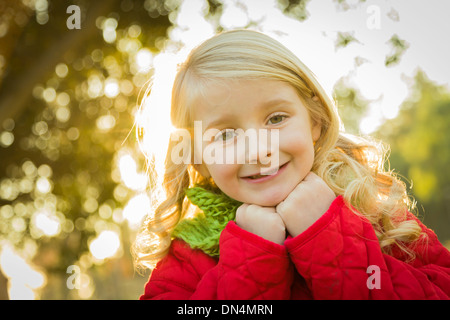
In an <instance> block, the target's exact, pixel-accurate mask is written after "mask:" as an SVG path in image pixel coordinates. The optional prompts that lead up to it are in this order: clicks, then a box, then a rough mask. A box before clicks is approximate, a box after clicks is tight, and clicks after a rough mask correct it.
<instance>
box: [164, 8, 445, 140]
mask: <svg viewBox="0 0 450 320" xmlns="http://www.w3.org/2000/svg"><path fill="white" fill-rule="evenodd" d="M347 3H348V4H349V5H350V8H349V9H348V10H343V9H338V4H337V2H336V1H332V0H320V1H318V0H311V1H310V2H308V5H307V11H308V12H309V17H308V18H307V19H306V20H304V21H302V22H301V21H298V20H296V19H294V18H289V17H287V16H285V15H283V14H282V12H281V11H280V10H279V5H278V2H277V1H276V0H242V1H238V0H225V1H224V11H223V15H222V17H221V20H220V23H221V25H222V26H224V27H225V29H233V28H240V27H244V26H245V25H247V24H248V22H249V21H250V19H251V20H252V21H259V25H258V30H260V31H262V32H265V33H267V34H269V35H272V36H274V37H276V39H277V40H279V41H280V42H282V43H283V44H285V45H286V46H287V47H288V48H289V49H291V50H292V51H293V52H294V53H296V54H297V55H298V56H299V57H300V59H301V60H302V61H303V62H304V63H305V64H306V65H307V66H308V67H309V68H310V69H311V70H312V71H313V72H314V73H315V74H316V76H317V77H318V79H319V81H320V82H321V83H322V85H323V86H324V87H325V89H326V90H327V91H328V92H329V93H331V92H332V90H333V87H334V85H335V84H336V82H337V81H338V80H339V79H340V78H342V77H346V79H347V80H348V84H349V85H351V86H353V87H355V88H357V89H359V90H360V92H361V94H362V95H363V97H365V98H366V99H368V100H370V106H371V111H370V113H369V114H368V115H367V117H366V118H365V119H364V120H363V121H362V123H361V130H362V132H363V133H367V134H370V132H372V131H373V130H375V129H376V127H377V126H378V125H379V124H381V122H382V121H383V119H391V118H394V117H395V116H396V115H397V112H398V107H399V106H400V105H401V103H402V102H403V101H404V100H405V98H406V97H407V96H408V94H409V85H408V81H406V80H407V79H408V78H411V77H413V76H414V75H415V73H416V72H417V70H418V68H420V69H422V70H424V71H425V72H426V74H427V75H428V77H429V78H430V79H431V80H434V81H436V82H437V83H438V84H445V85H448V86H450V60H449V59H448V57H450V43H449V41H448V40H446V38H445V37H446V35H448V34H450V19H448V17H447V15H448V12H450V1H442V0H429V1H426V3H425V2H424V1H420V0H408V1H405V0H389V1H387V0H384V1H383V0H368V1H365V2H362V3H359V1H358V0H348V1H347ZM202 10H205V1H202V0H193V1H184V2H183V4H182V6H181V9H180V12H179V14H178V16H177V19H176V27H175V28H174V29H173V30H172V32H171V38H172V39H173V40H178V41H181V42H183V43H184V44H185V46H186V51H188V49H191V48H192V47H193V46H195V45H197V44H198V43H200V42H201V41H203V40H205V39H207V38H208V37H210V36H212V35H213V28H212V26H211V24H210V23H208V22H206V21H205V20H204V19H203V13H202ZM338 32H347V33H349V34H352V35H353V37H354V38H356V39H357V40H358V41H356V42H352V43H350V44H349V45H348V46H347V47H345V48H339V49H336V47H335V41H336V37H337V33H338ZM394 34H396V35H398V37H399V38H400V39H402V40H405V41H406V42H407V44H408V46H409V47H408V49H407V50H406V52H405V53H404V54H403V55H402V57H401V60H400V63H399V64H397V65H394V66H391V67H389V68H386V67H385V59H386V56H387V55H390V54H392V52H393V48H392V46H390V45H389V43H388V40H389V39H390V38H391V37H392V36H393V35H394ZM355 58H358V61H360V62H362V63H360V64H359V65H356V63H355Z"/></svg>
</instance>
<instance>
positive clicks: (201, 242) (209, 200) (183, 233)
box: [172, 185, 242, 257]
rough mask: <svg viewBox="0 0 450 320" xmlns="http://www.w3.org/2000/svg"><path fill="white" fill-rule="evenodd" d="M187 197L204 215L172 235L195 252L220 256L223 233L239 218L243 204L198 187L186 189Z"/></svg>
mask: <svg viewBox="0 0 450 320" xmlns="http://www.w3.org/2000/svg"><path fill="white" fill-rule="evenodd" d="M185 194H186V196H187V198H188V199H189V200H190V201H191V202H192V204H194V205H196V206H197V207H198V208H200V209H201V210H202V212H200V213H198V214H197V215H196V216H195V217H194V218H192V219H184V220H182V221H181V222H180V223H178V225H177V226H176V227H175V229H174V231H173V233H172V235H173V236H174V237H176V238H180V239H182V240H183V241H185V242H186V243H188V244H189V246H190V247H191V248H193V249H200V250H202V251H203V252H205V253H206V254H208V255H210V256H212V257H218V256H219V238H220V234H221V232H222V230H223V229H224V228H225V226H226V225H227V223H228V222H229V221H232V220H234V219H235V217H236V209H237V208H238V207H239V206H240V205H241V204H242V203H240V202H238V201H236V200H234V199H232V198H230V197H228V196H227V195H225V194H224V193H223V192H221V191H217V192H215V191H212V190H207V189H205V188H203V187H200V186H197V185H196V186H194V187H193V188H189V189H186V191H185Z"/></svg>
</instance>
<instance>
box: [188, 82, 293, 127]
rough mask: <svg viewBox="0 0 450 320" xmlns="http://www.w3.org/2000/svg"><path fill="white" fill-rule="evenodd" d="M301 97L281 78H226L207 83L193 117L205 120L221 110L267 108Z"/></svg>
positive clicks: (222, 111) (224, 112)
mask: <svg viewBox="0 0 450 320" xmlns="http://www.w3.org/2000/svg"><path fill="white" fill-rule="evenodd" d="M299 101H300V97H299V95H298V93H297V91H296V90H295V89H294V88H293V87H292V86H291V85H289V84H288V83H286V82H283V81H278V80H266V79H252V80H224V81H219V82H211V83H208V84H207V85H206V86H205V87H204V88H203V90H202V93H201V94H199V95H198V96H197V97H196V99H195V100H194V103H193V104H192V110H191V112H192V115H193V119H196V120H202V119H204V118H212V117H216V116H218V115H221V114H228V115H233V114H235V113H239V114H241V113H245V112H259V111H261V112H264V111H267V110H268V109H270V108H271V107H272V106H276V105H277V104H280V103H283V102H286V103H297V102H299Z"/></svg>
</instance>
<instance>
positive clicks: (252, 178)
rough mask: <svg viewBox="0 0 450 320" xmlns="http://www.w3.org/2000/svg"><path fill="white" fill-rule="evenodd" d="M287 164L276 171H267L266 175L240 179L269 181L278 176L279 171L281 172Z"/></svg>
mask: <svg viewBox="0 0 450 320" xmlns="http://www.w3.org/2000/svg"><path fill="white" fill-rule="evenodd" d="M288 163H289V162H286V163H285V164H283V165H281V166H280V167H278V168H277V169H276V170H272V171H268V172H267V173H266V174H254V175H249V176H245V177H242V179H246V180H255V181H258V180H259V181H262V180H267V179H270V178H272V177H274V176H276V175H278V174H279V173H280V171H281V170H283V169H284V168H285V167H286V166H287V164H288Z"/></svg>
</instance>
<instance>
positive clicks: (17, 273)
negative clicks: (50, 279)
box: [0, 243, 47, 300]
mask: <svg viewBox="0 0 450 320" xmlns="http://www.w3.org/2000/svg"><path fill="white" fill-rule="evenodd" d="M0 269H1V270H2V273H3V274H4V275H5V276H6V277H7V278H8V282H9V292H8V294H9V298H10V299H11V300H34V299H36V298H37V296H36V293H35V290H38V289H40V288H42V287H43V286H44V285H45V283H46V281H47V280H46V277H45V275H44V274H43V273H41V272H39V271H37V270H35V269H34V268H33V267H31V266H30V265H29V264H28V263H27V261H26V260H25V259H24V258H22V257H21V256H19V255H18V254H17V252H15V251H14V249H13V248H12V246H10V245H9V244H3V243H2V247H1V252H0Z"/></svg>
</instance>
